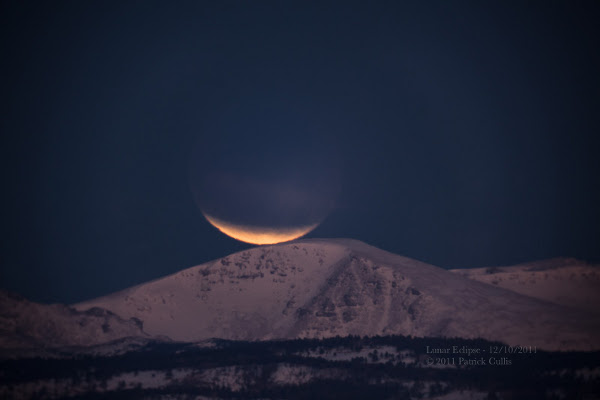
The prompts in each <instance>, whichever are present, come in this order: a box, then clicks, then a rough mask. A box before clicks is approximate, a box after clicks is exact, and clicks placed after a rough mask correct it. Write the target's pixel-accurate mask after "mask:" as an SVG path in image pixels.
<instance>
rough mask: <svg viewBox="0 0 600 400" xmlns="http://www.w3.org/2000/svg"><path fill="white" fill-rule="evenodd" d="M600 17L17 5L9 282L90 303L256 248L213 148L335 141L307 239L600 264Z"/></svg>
mask: <svg viewBox="0 0 600 400" xmlns="http://www.w3.org/2000/svg"><path fill="white" fill-rule="evenodd" d="M525 3H527V5H526V4H525ZM599 4H600V3H598V2H596V1H589V2H570V1H564V2H549V1H539V2H522V1H514V2H507V1H498V2H487V1H486V2H477V1H473V2H470V3H462V2H455V1H441V2H408V3H407V4H404V2H391V1H389V2H388V1H373V2H367V1H364V2H351V1H339V2H334V3H329V2H326V3H323V2H306V1H299V2H288V1H284V2H261V1H257V2H254V1H253V2H246V1H234V2H227V1H214V2H205V1H193V2H184V1H178V2H167V1H164V2H156V3H153V2H150V1H136V2H133V1H129V2H127V1H125V2H123V1H73V2H67V1H48V2H37V3H32V2H26V1H10V2H6V1H5V2H2V6H1V9H0V32H1V33H0V35H1V37H0V40H1V42H0V46H1V54H2V56H1V59H2V61H1V63H0V72H1V73H2V89H1V100H2V113H1V118H0V123H1V125H0V129H1V134H2V136H1V142H0V156H1V157H0V162H1V163H2V164H1V174H2V176H1V182H2V207H1V213H2V214H1V215H2V223H1V225H0V226H1V235H2V237H1V249H0V287H1V288H3V289H7V290H11V291H14V292H18V293H20V294H22V295H24V296H26V297H28V298H30V299H32V300H36V301H42V302H75V301H79V300H83V299H87V298H91V297H96V296H100V295H104V294H107V293H109V292H112V291H116V290H120V289H123V288H126V287H128V286H131V285H134V284H138V283H142V282H145V281H147V280H150V279H155V278H159V277H161V276H164V275H167V274H171V273H174V272H177V271H178V270H181V269H183V268H187V267H190V266H193V265H197V264H200V263H203V262H206V261H209V260H212V259H215V258H218V257H222V256H226V255H228V254H230V253H233V252H235V251H239V250H242V249H246V248H251V247H253V246H251V245H248V244H244V243H241V242H237V241H235V240H234V239H231V238H229V237H227V236H225V235H223V234H221V233H220V232H218V231H217V230H216V229H215V228H214V227H212V226H211V225H210V224H209V223H208V222H207V221H206V220H205V219H204V218H203V216H202V214H201V213H200V211H199V209H198V208H197V207H196V204H195V203H194V199H193V196H192V191H191V190H190V186H189V183H188V181H189V165H190V159H191V158H193V157H192V154H194V151H193V150H192V149H194V148H197V146H200V148H201V149H202V150H203V151H204V152H205V154H213V155H214V154H217V158H218V159H221V160H226V161H227V160H231V161H232V163H233V164H232V165H236V166H237V167H243V164H244V162H247V163H250V164H251V165H252V168H258V167H261V168H263V169H264V170H271V169H272V170H277V163H276V162H273V161H272V159H271V160H269V162H270V163H271V164H269V166H266V165H263V164H261V163H263V162H264V159H263V158H262V157H255V156H254V154H255V153H254V151H255V150H257V149H259V150H261V151H263V152H264V151H265V149H267V151H268V153H269V154H273V155H276V156H277V157H280V158H281V159H284V160H285V159H287V155H288V153H290V154H294V156H295V157H298V154H300V155H302V154H305V155H306V156H305V157H301V158H303V159H304V160H310V159H311V157H312V156H313V155H314V154H315V153H314V152H318V151H320V149H322V148H325V147H327V146H329V148H334V149H335V150H334V153H335V157H338V158H339V163H340V170H341V186H340V187H341V188H340V190H339V195H338V200H337V202H336V205H335V208H334V210H333V211H332V212H331V214H329V216H328V217H327V218H326V219H325V220H324V222H323V223H322V224H321V225H320V226H319V227H318V228H317V229H316V230H314V231H313V232H312V233H310V234H309V235H308V236H307V237H332V238H337V237H347V238H354V239H359V240H362V241H365V242H367V243H369V244H371V245H374V246H376V247H379V248H382V249H385V250H388V251H391V252H394V253H398V254H401V255H405V256H407V257H412V258H415V259H418V260H422V261H425V262H428V263H431V264H434V265H437V266H440V267H444V268H463V267H482V266H491V265H510V264H515V263H519V262H525V261H532V260H537V259H543V258H550V257H557V256H569V257H577V258H581V259H584V260H588V261H594V262H596V261H600V207H599V206H600V173H599V172H600V158H599V154H600V151H599V150H600V147H599V144H600V140H599V139H598V136H599V134H600V79H599V74H600V72H599V71H600V51H599V50H598V49H600V41H599V38H600V24H598V21H600V6H599ZM213 149H214V151H213ZM332 157H333V156H332ZM240 160H242V161H243V162H242V161H240ZM247 166H248V165H247Z"/></svg>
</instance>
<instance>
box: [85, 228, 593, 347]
mask: <svg viewBox="0 0 600 400" xmlns="http://www.w3.org/2000/svg"><path fill="white" fill-rule="evenodd" d="M74 307H75V308H76V309H78V310H81V311H85V310H89V309H91V308H93V307H100V308H102V309H107V310H110V311H111V312H113V313H115V314H117V315H119V316H120V317H122V318H124V319H130V318H136V319H138V320H140V321H142V322H143V326H144V330H145V331H146V332H148V333H149V334H151V335H165V336H168V337H169V338H171V339H173V340H179V341H199V340H203V339H207V338H223V339H233V340H265V339H274V338H302V337H314V338H323V337H332V336H336V335H339V336H345V335H351V334H352V335H361V336H372V335H390V334H401V335H412V336H417V337H425V336H428V337H462V338H478V337H480V338H484V339H487V340H494V341H501V342H505V343H508V344H511V345H527V346H538V347H539V348H544V349H549V350H567V349H577V350H590V349H599V348H600V328H599V325H600V324H599V322H600V321H599V320H598V318H590V314H589V313H586V312H585V311H578V310H573V309H572V308H569V307H565V306H562V305H559V304H553V303H551V302H548V301H543V300H540V299H535V298H532V297H530V296H525V295H522V294H519V293H515V292H514V291H511V290H506V289H503V288H500V287H497V286H495V285H491V284H487V283H482V282H478V281H477V280H473V279H469V278H467V277H464V276H461V275H460V274H457V273H453V272H450V271H447V270H444V269H441V268H437V267H434V266H432V265H428V264H425V263H422V262H419V261H416V260H412V259H409V258H406V257H402V256H398V255H395V254H392V253H388V252H386V251H383V250H380V249H377V248H374V247H372V246H369V245H367V244H365V243H362V242H359V241H355V240H344V239H339V240H333V239H331V240H330V239H328V240H302V241H297V242H292V243H287V244H281V245H274V246H264V247H257V248H253V249H250V250H247V251H243V252H240V253H236V254H233V255H231V256H228V257H225V258H222V259H218V260H215V261H212V262H209V263H206V264H202V265H199V266H196V267H192V268H188V269H185V270H183V271H180V272H178V273H176V274H173V275H170V276H167V277H165V278H162V279H158V280H155V281H152V282H149V283H145V284H142V285H138V286H135V287H132V288H130V289H126V290H124V291H121V292H118V293H114V294H111V295H108V296H105V297H101V298H98V299H94V300H90V301H86V302H83V303H79V304H76V305H74Z"/></svg>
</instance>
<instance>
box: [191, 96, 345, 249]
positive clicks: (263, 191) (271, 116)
mask: <svg viewBox="0 0 600 400" xmlns="http://www.w3.org/2000/svg"><path fill="white" fill-rule="evenodd" d="M284 103H285V102H277V104H284ZM253 104H254V102H252V104H246V105H245V107H241V108H236V110H235V113H232V114H227V116H226V117H227V118H224V119H221V118H217V119H216V120H215V121H212V122H210V123H209V122H207V123H206V125H205V127H204V129H203V132H202V133H201V135H200V136H199V138H198V139H199V140H198V142H197V143H196V145H195V146H193V147H192V148H191V154H190V156H191V158H190V164H189V175H188V178H189V187H190V189H191V193H192V196H193V198H194V202H195V203H196V206H197V207H198V208H199V210H200V212H201V213H202V215H203V216H204V218H205V219H206V221H208V223H209V224H210V225H212V226H213V227H215V228H217V229H218V230H219V231H220V232H221V233H223V234H225V235H227V236H230V237H232V238H234V239H236V240H239V241H242V242H246V243H251V244H257V245H264V244H275V243H281V242H286V241H290V240H294V239H297V238H299V237H301V236H304V235H306V234H308V233H310V232H311V231H312V230H314V229H315V228H317V226H319V225H320V224H321V223H322V222H323V221H324V219H325V218H326V217H327V215H329V214H330V213H331V211H332V210H333V209H334V207H335V203H336V200H337V195H338V192H339V190H340V185H341V165H340V159H339V157H338V147H339V144H338V143H337V142H333V141H330V140H328V139H327V135H326V132H325V131H324V128H322V127H321V126H320V124H313V123H311V122H310V121H306V120H305V118H304V117H303V116H302V115H298V114H295V111H293V110H295V109H288V108H287V107H283V108H282V107H280V106H278V105H277V104H273V105H272V106H269V107H262V108H261V107H258V108H257V106H256V105H255V106H253ZM290 110H292V111H293V112H292V111H290Z"/></svg>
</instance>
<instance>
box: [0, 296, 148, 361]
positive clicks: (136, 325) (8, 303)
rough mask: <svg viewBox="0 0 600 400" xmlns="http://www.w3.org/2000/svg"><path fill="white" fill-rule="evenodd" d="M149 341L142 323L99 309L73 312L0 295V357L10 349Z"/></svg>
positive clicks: (62, 306) (65, 307)
mask: <svg viewBox="0 0 600 400" xmlns="http://www.w3.org/2000/svg"><path fill="white" fill-rule="evenodd" d="M127 337H136V338H138V339H141V338H149V335H147V334H146V333H145V332H144V331H143V330H142V322H141V321H138V320H135V319H129V320H124V319H123V318H121V317H119V316H118V315H115V314H114V313H112V312H110V311H108V310H104V309H101V308H90V309H88V310H86V311H77V310H75V309H73V308H71V307H68V306H66V305H63V304H52V305H46V304H39V303H34V302H31V301H28V300H26V299H24V298H23V297H21V296H18V295H16V294H12V293H8V292H4V291H0V356H4V355H6V354H4V353H6V352H9V353H10V352H12V350H11V349H18V348H36V349H42V348H51V347H61V346H92V345H96V344H101V343H106V342H110V341H114V340H117V339H122V338H127Z"/></svg>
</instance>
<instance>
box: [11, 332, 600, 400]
mask: <svg viewBox="0 0 600 400" xmlns="http://www.w3.org/2000/svg"><path fill="white" fill-rule="evenodd" d="M214 343H215V346H212V347H197V346H195V345H193V344H187V343H152V344H149V345H147V346H145V347H143V348H141V349H138V350H136V351H131V352H128V353H125V354H121V355H116V356H89V355H79V356H73V357H71V358H63V359H42V358H30V359H17V360H4V361H1V362H0V385H1V386H11V385H15V384H19V383H24V382H31V381H35V380H42V379H70V380H72V382H74V383H77V382H106V381H107V380H108V379H110V378H111V377H115V376H118V375H119V374H121V373H125V372H136V371H137V372H139V371H149V370H158V371H173V370H175V369H181V368H186V369H190V370H194V371H202V370H207V369H211V368H218V367H230V366H233V367H236V368H238V369H240V370H243V371H245V372H244V374H241V375H243V376H246V377H247V382H246V383H245V385H244V387H245V389H244V390H243V391H239V392H233V391H231V390H230V388H227V387H215V385H208V386H207V385H206V384H199V383H197V382H196V383H194V382H191V383H190V381H185V382H177V381H173V382H172V383H171V384H170V385H168V386H166V387H163V388H160V389H143V388H136V389H132V388H125V387H122V388H120V389H119V390H116V391H111V393H110V397H111V398H114V399H118V398H152V397H153V396H155V397H156V398H160V396H161V395H166V394H178V395H181V396H184V395H190V396H194V395H195V396H198V395H203V396H209V397H211V396H213V397H220V398H253V397H263V398H264V397H267V398H289V399H295V398H323V399H326V398H346V399H354V398H366V397H369V398H386V397H393V398H418V397H419V396H422V395H423V393H424V392H426V393H427V394H429V395H435V394H443V393H446V392H448V391H450V390H478V391H483V392H487V393H490V398H494V397H493V396H494V395H495V394H496V393H498V394H501V393H510V394H511V396H512V397H511V398H528V399H536V398H544V399H545V398H552V393H553V392H554V391H557V392H559V393H561V394H562V395H566V396H567V398H572V399H577V398H584V397H585V396H586V395H589V394H593V393H600V382H599V380H598V378H590V379H586V378H584V377H583V376H582V375H581V374H578V373H577V371H578V370H582V369H584V368H589V369H591V370H593V369H594V368H600V352H544V351H539V350H538V351H537V352H535V353H534V354H530V353H524V354H510V355H505V354H503V355H497V357H498V358H500V357H501V356H505V357H507V358H509V359H510V362H511V364H510V365H503V366H499V365H484V366H457V367H452V368H435V367H429V366H428V365H427V364H426V360H427V358H428V357H431V356H433V357H439V356H442V357H447V355H435V354H433V355H432V354H427V353H426V349H427V346H429V348H451V347H452V346H458V347H462V346H466V347H468V348H478V349H489V348H490V346H501V344H500V343H492V342H488V341H485V340H481V339H460V338H454V339H444V338H412V337H405V336H375V337H359V336H347V337H334V338H327V339H296V340H276V341H261V342H246V341H226V340H215V341H214ZM383 346H390V347H392V348H395V349H396V350H397V351H407V350H409V351H410V353H411V356H412V359H411V360H400V359H399V357H398V354H393V353H391V354H390V353H388V352H387V351H386V352H384V351H383V349H382V350H381V352H377V351H374V350H372V349H374V348H381V347H383ZM363 349H368V351H369V355H368V356H367V357H355V358H353V359H351V360H343V361H340V360H331V359H326V358H325V356H326V354H330V355H331V354H332V353H333V352H337V351H356V352H359V351H361V350H363ZM307 351H310V352H311V354H312V355H314V356H311V357H307V356H306V355H305V352H307ZM448 356H452V355H448ZM481 356H482V355H481V354H480V355H478V357H481ZM454 357H457V355H454ZM483 357H484V358H489V357H490V355H489V354H487V353H486V354H485V355H483ZM471 358H476V357H475V356H471ZM375 361H377V362H375ZM400 361H401V362H400ZM282 364H285V365H291V366H303V367H307V368H310V369H311V370H313V371H317V372H316V376H317V378H316V379H313V380H311V381H309V382H307V383H303V384H298V385H284V384H281V385H273V383H272V381H271V380H270V374H271V373H272V372H273V371H275V370H276V369H277V367H278V366H280V365H282ZM327 371H329V372H330V373H329V375H324V374H322V373H320V372H327ZM331 371H335V373H337V374H338V375H339V379H338V378H335V379H332V378H331ZM323 376H329V377H330V378H329V379H325V378H322V377H323ZM366 394H368V396H367V395H366ZM105 395H106V393H105V394H104V396H105ZM515 396H516V397H515ZM184 397H185V396H184ZM40 398H44V396H43V395H40ZM78 398H81V399H99V398H103V394H102V393H94V392H93V391H90V393H88V394H86V395H83V396H80V397H78Z"/></svg>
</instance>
